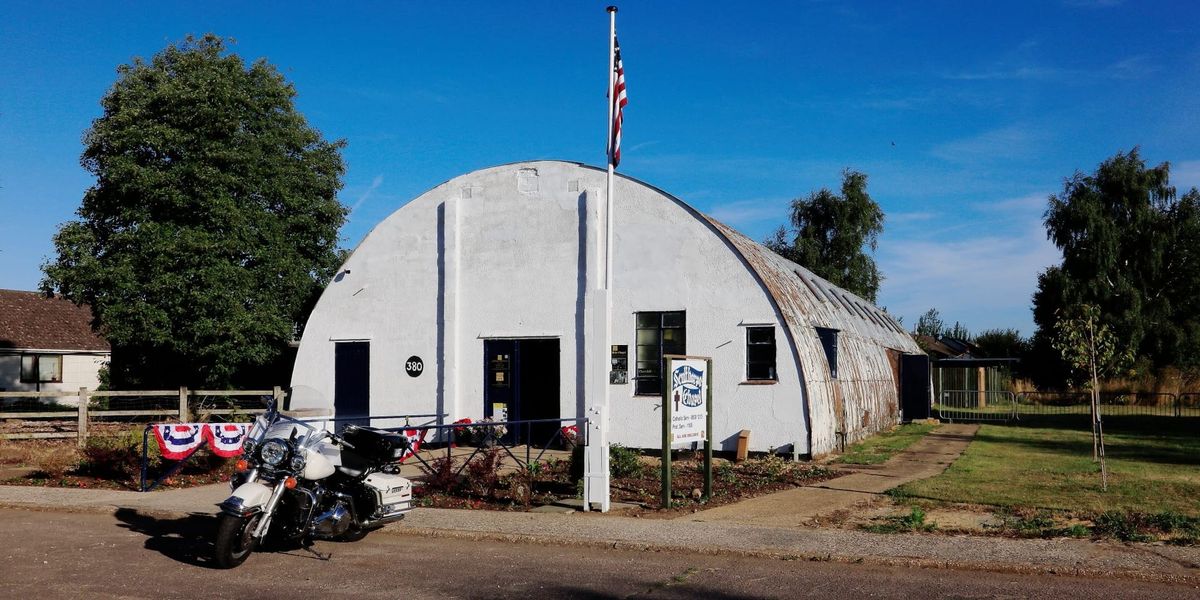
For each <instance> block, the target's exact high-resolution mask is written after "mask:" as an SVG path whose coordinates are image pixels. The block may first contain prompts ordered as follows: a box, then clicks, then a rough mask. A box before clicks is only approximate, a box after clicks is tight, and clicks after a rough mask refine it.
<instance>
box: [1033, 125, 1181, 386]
mask: <svg viewBox="0 0 1200 600" xmlns="http://www.w3.org/2000/svg"><path fill="white" fill-rule="evenodd" d="M1169 175H1170V166H1169V165H1168V164H1167V163H1163V164H1161V165H1158V166H1157V167H1147V166H1146V164H1145V162H1144V161H1143V160H1142V158H1141V157H1140V156H1139V154H1138V150H1137V148H1134V149H1133V150H1131V151H1130V152H1128V153H1123V152H1122V153H1118V154H1117V155H1116V156H1114V157H1112V158H1110V159H1108V160H1106V161H1104V162H1103V163H1101V164H1100V166H1099V168H1097V170H1096V172H1095V173H1093V174H1087V175H1085V174H1082V173H1076V174H1075V175H1074V176H1073V177H1071V178H1069V179H1067V180H1066V182H1065V183H1064V185H1063V190H1062V193H1060V194H1057V195H1054V196H1051V197H1050V200H1049V205H1048V208H1047V210H1046V213H1045V224H1046V232H1047V236H1048V238H1049V239H1050V240H1051V241H1052V242H1054V244H1055V245H1056V246H1058V248H1059V249H1060V250H1061V251H1062V254H1063V261H1062V264H1061V265H1057V266H1053V267H1050V268H1049V269H1047V270H1046V271H1044V272H1043V273H1042V274H1041V275H1040V276H1039V277H1038V287H1037V291H1036V292H1035V293H1034V296H1033V304H1034V307H1033V315H1034V322H1035V323H1036V324H1037V326H1038V331H1037V333H1036V334H1035V340H1034V347H1035V350H1037V349H1038V348H1041V349H1042V350H1046V349H1047V347H1048V346H1050V344H1049V343H1048V341H1049V340H1050V339H1052V338H1053V336H1054V327H1055V323H1056V322H1057V321H1058V319H1059V314H1060V313H1066V312H1070V310H1071V309H1072V308H1073V307H1076V306H1079V305H1082V304H1092V305H1095V306H1096V307H1097V309H1098V311H1099V313H1098V314H1099V315H1100V318H1101V319H1102V321H1103V323H1104V324H1107V325H1108V326H1109V327H1111V329H1112V331H1113V334H1114V335H1115V336H1116V337H1117V338H1118V339H1120V340H1122V341H1123V343H1126V344H1128V345H1129V346H1130V347H1131V348H1133V349H1134V351H1135V354H1136V356H1137V357H1138V358H1139V360H1140V361H1141V363H1142V364H1143V365H1147V366H1153V367H1163V366H1167V365H1174V366H1181V367H1185V368H1187V367H1196V366H1198V365H1200V296H1197V294H1196V290H1197V289H1200V192H1197V190H1196V189H1195V188H1193V189H1192V190H1191V191H1189V192H1187V193H1186V194H1184V195H1183V196H1182V197H1177V196H1176V190H1175V188H1174V187H1173V186H1171V185H1170V178H1169Z"/></svg>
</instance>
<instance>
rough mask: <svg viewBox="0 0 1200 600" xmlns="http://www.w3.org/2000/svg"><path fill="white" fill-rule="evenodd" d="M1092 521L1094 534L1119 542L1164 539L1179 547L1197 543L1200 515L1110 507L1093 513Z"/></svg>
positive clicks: (1199, 539)
mask: <svg viewBox="0 0 1200 600" xmlns="http://www.w3.org/2000/svg"><path fill="white" fill-rule="evenodd" d="M1092 522H1093V526H1092V531H1093V532H1094V533H1095V534H1096V535H1098V536H1105V537H1114V538H1116V539H1118V540H1121V541H1123V542H1149V541H1153V540H1156V539H1164V540H1165V541H1166V542H1167V543H1170V544H1175V545H1182V546H1194V545H1196V544H1197V543H1200V518H1197V517H1188V516H1185V515H1181V514H1178V513H1175V512H1171V511H1164V512H1160V513H1154V514H1150V513H1139V512H1132V511H1117V510H1110V511H1105V512H1102V513H1100V514H1098V515H1096V516H1095V517H1094V518H1093V519H1092Z"/></svg>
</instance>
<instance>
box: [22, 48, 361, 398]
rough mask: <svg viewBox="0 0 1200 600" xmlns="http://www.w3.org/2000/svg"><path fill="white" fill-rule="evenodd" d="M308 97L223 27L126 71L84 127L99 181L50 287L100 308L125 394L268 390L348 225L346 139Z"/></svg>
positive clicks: (60, 244)
mask: <svg viewBox="0 0 1200 600" xmlns="http://www.w3.org/2000/svg"><path fill="white" fill-rule="evenodd" d="M295 96H296V91H295V89H294V88H293V86H292V85H291V84H290V83H289V82H288V81H287V80H285V79H284V77H283V75H281V74H280V73H279V71H277V70H276V69H275V68H274V67H273V66H271V65H269V64H268V63H267V62H266V61H265V60H262V59H260V60H258V61H256V62H254V63H253V64H251V65H248V66H247V65H246V64H245V63H243V61H242V59H241V58H240V57H238V56H237V55H236V54H232V53H229V52H228V51H227V48H226V46H225V43H224V42H223V41H222V39H221V38H219V37H217V36H215V35H212V34H209V35H205V36H204V37H201V38H194V37H191V36H189V37H187V38H186V39H184V40H183V41H181V42H179V43H176V44H172V45H170V46H168V47H167V48H165V49H164V50H162V51H160V52H159V53H157V54H156V55H154V57H153V58H151V60H150V61H149V62H147V61H144V60H142V59H140V58H136V59H134V60H133V62H132V63H131V64H127V65H121V66H120V67H118V68H117V79H116V82H115V83H114V84H113V86H112V87H111V88H110V89H109V90H108V91H107V92H106V93H105V95H104V97H103V98H102V99H101V106H102V108H103V114H102V116H100V117H99V118H97V119H96V120H95V121H93V122H92V126H91V128H90V129H88V130H87V131H86V133H85V134H84V144H85V150H84V152H83V155H82V158H81V163H82V165H83V167H84V168H85V169H87V170H88V171H89V172H90V173H92V174H93V175H94V176H95V177H96V183H95V185H93V186H92V187H91V188H90V189H88V190H87V192H86V193H85V194H84V197H83V201H82V204H81V206H80V208H79V210H78V211H77V214H78V215H79V219H78V220H76V221H71V222H68V223H65V224H64V225H62V226H61V228H60V229H59V231H58V233H57V234H56V235H55V237H54V244H55V247H56V250H57V257H56V258H55V259H54V260H53V261H50V262H47V263H46V264H44V265H43V271H44V272H45V278H44V279H43V281H42V287H43V288H44V289H45V290H46V291H53V292H58V293H60V294H61V295H63V296H65V297H67V298H69V299H71V300H73V301H75V302H77V303H87V304H90V305H91V306H92V309H93V311H94V315H95V320H94V323H93V326H94V327H95V328H96V329H97V331H99V332H100V333H101V334H103V335H104V336H106V337H107V338H108V339H109V341H110V343H111V344H112V346H113V361H112V373H111V376H112V384H113V385H114V386H116V387H130V386H140V387H172V386H178V385H190V386H206V387H207V386H214V387H223V386H227V385H235V384H241V385H247V384H260V383H271V381H264V380H263V379H264V377H265V375H266V374H267V373H268V372H269V370H270V369H271V367H272V366H278V362H280V357H281V355H282V353H283V352H284V351H285V350H286V348H287V342H288V341H289V340H290V339H291V338H292V337H293V335H294V334H295V332H296V330H297V327H299V326H302V324H303V322H304V321H305V319H306V317H307V314H308V311H309V310H310V309H311V306H312V303H313V302H314V301H315V298H316V297H317V295H318V294H319V293H320V290H321V288H322V287H323V286H324V285H325V284H326V283H327V282H328V279H329V277H330V276H331V275H332V272H333V270H334V269H335V268H336V266H337V264H338V255H337V253H336V246H337V240H338V230H339V228H340V227H341V225H342V223H343V222H344V221H345V218H346V209H345V207H343V206H342V205H341V204H340V203H339V202H338V200H337V192H338V190H339V189H340V188H341V186H342V184H341V176H342V174H343V173H344V172H345V166H344V164H343V162H342V158H341V148H342V147H343V146H344V142H342V141H334V142H329V141H326V140H325V139H323V138H322V136H321V134H320V133H319V132H318V131H316V130H315V129H313V128H312V127H311V126H310V125H309V124H308V123H307V121H306V120H305V119H304V117H303V116H302V115H301V114H300V113H299V112H297V111H296V109H295V106H294V104H293V99H294V98H295ZM275 376H277V375H275ZM274 382H275V383H278V382H279V379H274Z"/></svg>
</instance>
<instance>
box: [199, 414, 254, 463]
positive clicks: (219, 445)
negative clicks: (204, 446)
mask: <svg viewBox="0 0 1200 600" xmlns="http://www.w3.org/2000/svg"><path fill="white" fill-rule="evenodd" d="M249 430H250V424H249V423H209V424H208V425H205V426H204V437H205V438H207V439H208V446H209V448H212V451H213V454H216V455H217V456H220V457H224V458H230V457H233V456H237V455H239V454H241V453H242V442H243V441H245V440H246V432H247V431H249Z"/></svg>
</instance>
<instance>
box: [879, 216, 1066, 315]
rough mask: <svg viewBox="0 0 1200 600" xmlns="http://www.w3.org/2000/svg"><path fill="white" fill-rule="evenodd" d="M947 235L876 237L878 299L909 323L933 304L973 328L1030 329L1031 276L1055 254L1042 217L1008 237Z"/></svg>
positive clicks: (1033, 285)
mask: <svg viewBox="0 0 1200 600" xmlns="http://www.w3.org/2000/svg"><path fill="white" fill-rule="evenodd" d="M966 231H967V233H966V234H964V233H962V232H959V233H958V235H955V236H954V238H953V239H945V238H942V239H932V240H913V239H907V240H897V239H888V240H885V241H882V242H881V244H880V252H879V255H878V257H877V259H878V262H879V267H880V270H881V271H882V272H883V274H884V276H885V277H886V279H885V280H884V282H883V285H882V288H881V290H880V298H879V300H880V304H883V305H886V306H887V307H888V310H890V311H892V312H893V313H894V314H900V315H904V316H906V317H908V318H906V322H913V321H911V320H910V319H915V318H916V317H917V316H918V315H920V314H921V313H923V312H924V311H926V310H927V309H929V308H931V307H937V308H938V309H939V310H940V311H941V313H942V314H943V315H945V316H946V317H948V318H950V319H953V320H959V321H962V322H963V323H964V324H965V325H967V326H968V327H969V328H971V329H980V330H982V329H990V328H994V327H1012V328H1015V329H1019V330H1021V331H1022V332H1023V333H1025V334H1026V335H1028V334H1029V333H1032V318H1031V316H1030V312H1029V307H1030V305H1031V303H1030V298H1031V297H1032V295H1033V292H1034V289H1035V288H1036V286H1037V275H1038V273H1040V272H1041V271H1042V270H1044V269H1045V268H1046V267H1048V266H1051V265H1054V264H1057V263H1058V262H1059V261H1060V260H1061V255H1060V254H1059V251H1058V249H1057V248H1055V247H1054V246H1053V245H1052V244H1051V243H1050V242H1049V241H1047V240H1046V233H1045V230H1044V229H1043V228H1042V226H1041V224H1040V223H1037V222H1034V221H1028V222H1027V224H1026V225H1025V226H1024V227H1022V228H1021V229H1019V230H1018V231H1017V232H1016V233H1014V234H1013V235H1010V236H1003V235H996V234H993V233H991V232H990V231H979V229H978V228H977V229H976V230H974V231H975V233H979V235H976V236H974V237H972V236H971V235H970V233H971V231H972V230H970V229H968V230H966Z"/></svg>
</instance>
